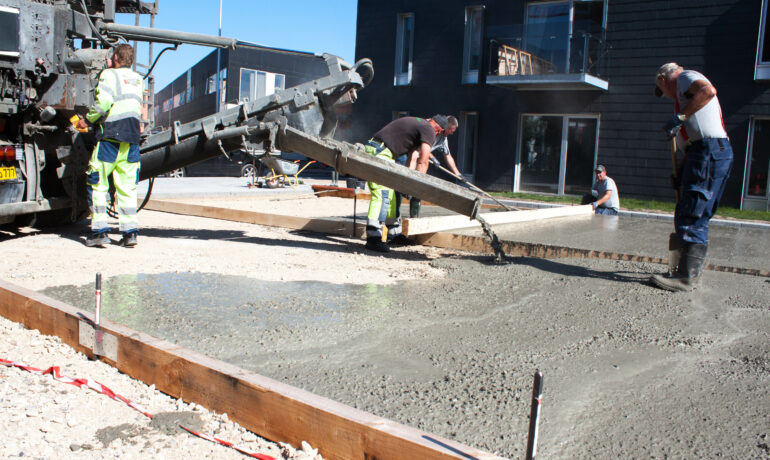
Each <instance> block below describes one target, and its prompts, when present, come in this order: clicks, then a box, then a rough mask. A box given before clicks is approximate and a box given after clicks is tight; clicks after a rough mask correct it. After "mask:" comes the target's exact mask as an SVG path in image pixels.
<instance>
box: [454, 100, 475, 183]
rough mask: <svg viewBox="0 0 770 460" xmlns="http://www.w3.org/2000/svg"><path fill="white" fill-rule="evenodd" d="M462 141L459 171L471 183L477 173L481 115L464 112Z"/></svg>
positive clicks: (461, 120)
mask: <svg viewBox="0 0 770 460" xmlns="http://www.w3.org/2000/svg"><path fill="white" fill-rule="evenodd" d="M458 128H459V130H460V140H459V144H458V145H459V146H460V147H459V151H458V152H457V169H459V170H460V172H461V173H463V176H465V177H466V179H468V180H470V181H471V182H473V181H474V179H473V176H474V174H475V172H476V146H477V138H478V129H479V114H478V113H476V112H463V113H462V114H461V115H460V126H458Z"/></svg>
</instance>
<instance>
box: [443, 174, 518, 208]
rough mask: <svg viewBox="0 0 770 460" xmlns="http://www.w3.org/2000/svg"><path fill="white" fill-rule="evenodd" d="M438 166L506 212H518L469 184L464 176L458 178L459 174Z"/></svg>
mask: <svg viewBox="0 0 770 460" xmlns="http://www.w3.org/2000/svg"><path fill="white" fill-rule="evenodd" d="M436 166H437V167H438V168H439V169H440V170H442V171H444V172H445V173H447V174H449V175H451V176H452V177H454V178H455V179H457V180H459V181H461V182H464V183H466V184H468V187H470V188H472V189H473V190H476V191H477V192H480V193H482V194H484V196H486V197H488V198H491V199H492V200H494V201H495V203H497V204H499V205H500V206H502V207H503V208H505V210H506V211H518V209H517V208H512V207H510V206H507V205H506V204H504V203H503V202H502V201H500V200H498V199H497V198H495V197H493V196H492V195H490V194H489V193H487V192H485V191H484V190H482V189H481V188H480V187H477V186H475V185H473V184H471V183H470V182H469V181H468V180H467V179H466V178H464V177H462V176H458V175H457V174H455V173H453V172H452V171H450V170H448V169H446V168H445V167H443V166H441V165H436Z"/></svg>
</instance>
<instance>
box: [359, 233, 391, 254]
mask: <svg viewBox="0 0 770 460" xmlns="http://www.w3.org/2000/svg"><path fill="white" fill-rule="evenodd" d="M364 247H365V248H366V249H368V250H370V251H377V252H390V247H389V246H388V245H387V244H385V243H383V242H382V239H381V238H379V237H376V236H370V237H368V238H366V246H364Z"/></svg>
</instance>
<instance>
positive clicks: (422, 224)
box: [402, 205, 593, 236]
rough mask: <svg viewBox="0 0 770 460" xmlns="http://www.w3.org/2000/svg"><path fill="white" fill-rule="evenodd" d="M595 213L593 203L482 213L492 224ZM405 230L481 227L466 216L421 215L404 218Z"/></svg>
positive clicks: (411, 232)
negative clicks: (414, 217) (419, 216)
mask: <svg viewBox="0 0 770 460" xmlns="http://www.w3.org/2000/svg"><path fill="white" fill-rule="evenodd" d="M592 213H593V208H592V206H591V205H584V206H560V207H557V208H544V209H529V210H526V211H507V212H489V213H483V214H480V216H481V217H482V218H483V219H484V220H486V221H487V222H488V223H489V224H490V225H501V224H512V223H516V222H530V221H533V220H541V219H550V218H554V217H567V216H588V215H591V214H592ZM402 225H403V231H404V234H405V235H408V236H413V235H422V234H425V233H436V232H443V231H447V230H459V229H464V228H481V224H479V222H478V221H477V220H471V219H470V218H468V217H466V216H461V215H451V216H436V217H421V218H417V219H404V223H403V224H402Z"/></svg>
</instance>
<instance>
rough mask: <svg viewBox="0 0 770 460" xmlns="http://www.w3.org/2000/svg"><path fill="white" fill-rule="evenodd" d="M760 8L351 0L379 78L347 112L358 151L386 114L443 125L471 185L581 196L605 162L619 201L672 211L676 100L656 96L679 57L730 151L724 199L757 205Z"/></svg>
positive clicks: (768, 46) (594, 0)
mask: <svg viewBox="0 0 770 460" xmlns="http://www.w3.org/2000/svg"><path fill="white" fill-rule="evenodd" d="M767 3H768V0H679V1H676V2H671V1H667V0H665V1H664V0H648V1H638V0H548V1H542V0H540V1H534V0H532V1H526V0H476V1H471V0H392V1H388V2H383V1H378V0H359V2H358V23H357V38H356V58H357V59H360V58H363V57H369V58H371V59H372V60H373V61H374V68H375V78H374V81H373V82H372V83H371V84H370V85H369V87H367V88H366V90H365V91H362V92H361V94H360V97H359V101H358V102H357V103H356V105H355V106H354V108H353V110H354V112H353V113H354V116H353V123H354V132H355V133H356V140H358V141H365V140H366V139H368V138H369V137H370V136H371V134H372V133H374V132H375V131H377V130H378V129H379V128H380V127H381V126H383V125H384V124H386V123H387V122H389V121H390V120H391V119H393V117H396V116H401V115H405V114H408V115H415V116H424V117H428V116H431V115H432V114H435V113H444V114H451V115H455V116H457V117H458V119H459V120H460V127H459V129H458V131H457V133H456V134H454V135H453V136H451V137H450V147H451V149H452V152H453V154H454V156H455V159H456V161H457V163H458V166H459V168H460V170H461V171H462V172H463V173H464V174H465V175H467V176H468V177H469V178H471V179H472V180H473V181H474V182H475V183H476V184H477V185H479V186H481V187H483V188H486V189H491V190H501V191H502V190H505V191H517V192H518V191H520V192H528V191H531V192H543V193H554V194H575V195H579V194H581V193H583V192H585V191H586V190H588V189H589V188H590V186H591V183H592V181H593V173H592V171H593V168H594V166H595V165H597V164H603V165H605V166H606V167H607V171H608V174H609V175H610V176H611V177H613V179H615V181H616V182H617V184H618V187H619V189H620V195H621V197H624V196H625V197H636V198H644V199H657V200H669V201H670V200H673V197H674V194H673V191H672V190H671V188H670V185H669V176H670V174H671V149H670V144H669V143H668V141H667V140H666V139H665V136H664V135H663V132H662V130H661V128H662V125H663V124H664V123H665V122H666V120H667V119H668V118H670V117H671V115H672V114H673V110H674V104H673V102H672V101H671V100H668V99H657V98H655V97H654V96H653V88H654V84H655V83H654V76H655V72H656V70H657V69H658V67H659V66H660V65H661V64H664V63H666V62H670V61H676V62H678V63H679V64H680V65H682V66H684V67H685V68H687V69H693V70H697V71H700V72H702V73H703V74H704V75H706V77H707V78H708V79H709V80H710V81H711V82H712V83H713V84H714V86H715V87H716V88H717V90H718V97H719V100H720V103H721V105H722V111H723V119H724V124H725V127H726V129H727V132H728V135H729V136H730V139H731V142H732V145H733V149H734V151H735V164H734V166H733V172H732V175H731V178H730V181H729V183H728V188H727V190H726V192H725V195H724V198H723V204H725V205H730V206H736V207H737V206H740V207H743V208H749V209H762V210H766V209H768V206H769V203H770V195H769V194H768V193H769V192H768V189H769V187H768V169H769V167H770V30H768V32H766V22H767V15H768V4H767ZM766 34H767V35H766ZM766 41H767V43H766Z"/></svg>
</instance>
